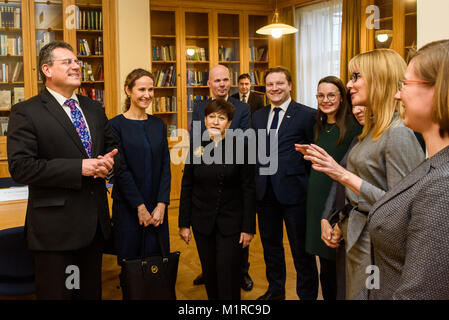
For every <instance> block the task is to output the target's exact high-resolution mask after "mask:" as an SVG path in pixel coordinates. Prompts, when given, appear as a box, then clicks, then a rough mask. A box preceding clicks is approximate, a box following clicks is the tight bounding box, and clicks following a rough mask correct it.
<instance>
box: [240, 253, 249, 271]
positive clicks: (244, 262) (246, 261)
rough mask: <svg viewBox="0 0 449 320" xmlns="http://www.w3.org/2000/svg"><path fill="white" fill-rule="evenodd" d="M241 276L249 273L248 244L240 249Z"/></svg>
mask: <svg viewBox="0 0 449 320" xmlns="http://www.w3.org/2000/svg"><path fill="white" fill-rule="evenodd" d="M241 270H242V277H243V276H244V275H245V274H247V273H249V246H247V247H246V248H243V249H242V266H241Z"/></svg>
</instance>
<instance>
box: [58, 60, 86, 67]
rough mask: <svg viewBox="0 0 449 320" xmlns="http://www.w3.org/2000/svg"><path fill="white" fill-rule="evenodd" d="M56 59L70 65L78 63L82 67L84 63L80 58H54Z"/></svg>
mask: <svg viewBox="0 0 449 320" xmlns="http://www.w3.org/2000/svg"><path fill="white" fill-rule="evenodd" d="M54 61H61V62H62V64H63V65H65V66H70V65H71V64H73V63H76V64H77V65H78V66H80V67H81V66H82V65H83V63H82V62H81V61H80V60H78V59H56V60H53V62H54Z"/></svg>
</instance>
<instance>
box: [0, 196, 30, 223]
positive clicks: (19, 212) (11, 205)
mask: <svg viewBox="0 0 449 320" xmlns="http://www.w3.org/2000/svg"><path fill="white" fill-rule="evenodd" d="M27 202H28V200H18V201H6V202H0V230H1V229H7V228H14V227H20V226H23V225H25V214H26V209H27Z"/></svg>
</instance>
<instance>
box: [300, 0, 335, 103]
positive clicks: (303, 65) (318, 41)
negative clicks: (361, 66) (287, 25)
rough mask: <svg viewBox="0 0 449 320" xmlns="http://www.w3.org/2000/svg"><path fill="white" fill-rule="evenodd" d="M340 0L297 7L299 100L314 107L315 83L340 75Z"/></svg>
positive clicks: (316, 84)
mask: <svg viewBox="0 0 449 320" xmlns="http://www.w3.org/2000/svg"><path fill="white" fill-rule="evenodd" d="M342 10H343V0H330V1H324V2H320V3H317V4H313V5H309V6H304V7H299V8H297V9H296V13H295V16H296V19H295V20H296V27H297V28H298V29H299V32H298V33H297V39H296V43H297V46H298V48H297V50H296V52H297V57H296V59H297V61H296V65H297V66H298V70H297V82H296V87H297V88H296V89H297V96H298V99H297V100H298V101H299V102H301V103H303V104H305V105H307V106H310V107H313V108H317V102H316V99H315V95H316V89H317V86H318V82H319V80H320V79H321V78H323V77H326V76H331V75H333V76H337V77H339V76H340V51H341V50H340V46H341V23H342Z"/></svg>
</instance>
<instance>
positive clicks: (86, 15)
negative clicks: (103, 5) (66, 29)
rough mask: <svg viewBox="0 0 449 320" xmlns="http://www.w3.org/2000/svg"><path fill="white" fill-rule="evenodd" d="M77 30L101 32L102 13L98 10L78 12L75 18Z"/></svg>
mask: <svg viewBox="0 0 449 320" xmlns="http://www.w3.org/2000/svg"><path fill="white" fill-rule="evenodd" d="M76 28H77V29H78V30H102V29H103V13H102V12H101V11H99V10H79V12H77V16H76Z"/></svg>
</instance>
